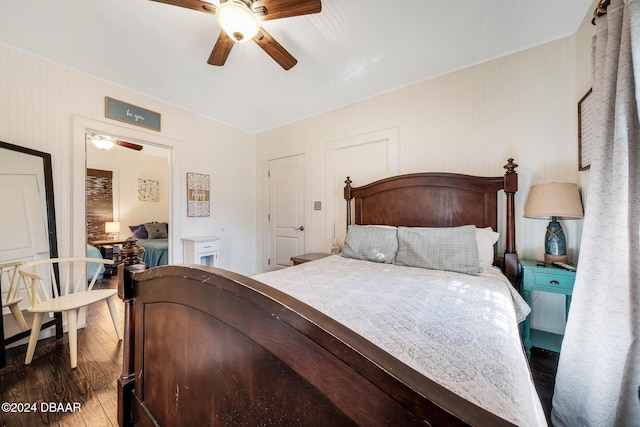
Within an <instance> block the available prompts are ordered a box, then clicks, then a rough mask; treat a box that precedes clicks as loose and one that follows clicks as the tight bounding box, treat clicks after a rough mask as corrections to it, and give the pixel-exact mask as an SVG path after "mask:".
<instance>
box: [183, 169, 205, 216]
mask: <svg viewBox="0 0 640 427" xmlns="http://www.w3.org/2000/svg"><path fill="white" fill-rule="evenodd" d="M209 214H210V206H209V175H205V174H202V173H191V172H187V216H209Z"/></svg>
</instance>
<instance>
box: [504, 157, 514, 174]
mask: <svg viewBox="0 0 640 427" xmlns="http://www.w3.org/2000/svg"><path fill="white" fill-rule="evenodd" d="M503 167H504V168H505V169H506V170H507V172H506V173H516V168H517V167H518V164H517V163H514V162H513V158H512V157H510V158H508V159H507V164H506V165H504V166H503Z"/></svg>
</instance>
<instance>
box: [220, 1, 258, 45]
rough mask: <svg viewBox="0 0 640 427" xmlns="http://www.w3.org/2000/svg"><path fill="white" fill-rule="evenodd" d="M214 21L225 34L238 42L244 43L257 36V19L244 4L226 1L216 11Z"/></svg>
mask: <svg viewBox="0 0 640 427" xmlns="http://www.w3.org/2000/svg"><path fill="white" fill-rule="evenodd" d="M216 20H217V21H218V24H220V26H221V27H222V29H223V30H224V32H225V33H227V34H228V35H229V37H231V38H232V39H234V40H235V41H238V42H244V41H247V40H249V39H251V38H252V37H253V36H255V35H256V34H258V30H259V29H260V24H259V23H258V18H256V16H255V15H254V14H253V12H252V11H251V10H250V9H249V8H248V7H247V6H246V5H244V4H239V3H235V2H234V1H233V0H228V1H227V2H226V3H222V4H221V5H220V6H219V7H218V9H217V10H216Z"/></svg>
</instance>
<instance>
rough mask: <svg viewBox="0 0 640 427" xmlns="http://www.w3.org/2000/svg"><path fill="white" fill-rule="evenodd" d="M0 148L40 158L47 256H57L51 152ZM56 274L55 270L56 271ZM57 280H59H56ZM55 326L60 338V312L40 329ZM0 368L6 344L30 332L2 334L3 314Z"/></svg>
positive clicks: (8, 146) (2, 144)
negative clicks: (6, 335) (10, 334)
mask: <svg viewBox="0 0 640 427" xmlns="http://www.w3.org/2000/svg"><path fill="white" fill-rule="evenodd" d="M0 149H5V150H10V151H17V152H19V153H23V154H27V155H30V156H34V157H39V158H41V159H42V170H43V173H44V186H45V200H46V205H47V232H48V235H47V237H48V241H49V257H50V258H57V257H58V235H57V232H56V211H55V202H54V197H53V167H52V165H51V154H49V153H44V152H42V151H38V150H34V149H31V148H26V147H21V146H19V145H13V144H9V143H8V142H3V141H0ZM56 274H57V272H56ZM58 282H59V281H58ZM51 326H55V327H56V338H58V339H59V338H62V334H63V333H62V316H61V315H60V313H56V314H55V315H54V319H53V320H50V321H48V322H45V323H43V324H42V328H41V329H45V328H50V327H51ZM0 334H1V336H0V342H1V343H2V345H0V368H3V367H4V366H6V350H5V348H6V346H7V345H8V344H11V343H14V342H16V341H19V340H21V339H23V338H26V337H28V336H29V335H30V334H31V329H28V330H26V331H24V332H20V333H18V334H16V335H14V336H11V337H5V336H4V316H0Z"/></svg>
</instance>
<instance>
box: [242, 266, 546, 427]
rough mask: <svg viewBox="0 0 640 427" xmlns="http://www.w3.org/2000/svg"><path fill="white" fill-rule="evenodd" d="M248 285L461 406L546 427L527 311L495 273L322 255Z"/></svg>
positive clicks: (491, 269) (503, 280)
mask: <svg viewBox="0 0 640 427" xmlns="http://www.w3.org/2000/svg"><path fill="white" fill-rule="evenodd" d="M254 279H256V280H259V281H261V282H263V283H266V284H268V285H270V286H273V287H275V288H277V289H280V290H281V291H283V292H286V293H288V294H289V295H292V296H294V297H295V298H297V299H299V300H301V301H303V302H305V303H307V304H309V305H311V306H312V307H314V308H316V309H318V310H320V311H322V312H323V313H325V314H327V315H329V316H331V317H332V318H333V319H335V320H337V321H339V322H340V323H342V324H344V325H345V326H347V327H349V328H350V329H352V330H353V331H355V332H357V333H358V334H360V335H362V336H363V337H365V338H367V339H368V340H369V341H371V342H373V343H374V344H376V345H377V346H379V347H381V348H382V349H384V350H385V351H387V352H388V353H390V354H392V355H393V356H394V357H396V358H398V359H400V360H401V361H403V362H404V363H406V364H407V365H409V366H411V367H412V368H414V369H416V370H418V371H420V372H421V373H423V374H424V375H425V376H427V377H429V378H431V379H432V380H434V381H436V382H438V383H439V384H441V385H443V386H444V387H446V388H448V389H449V390H451V391H453V392H455V393H457V394H459V395H460V396H462V397H463V398H465V399H466V400H469V401H471V402H474V403H476V404H477V405H479V406H481V407H483V408H485V409H487V410H488V411H490V412H492V413H494V414H496V415H498V416H500V417H502V418H505V419H507V420H509V421H511V422H512V423H514V424H516V425H520V426H530V425H546V421H545V416H544V412H543V410H542V406H541V404H540V400H539V398H538V395H537V393H536V391H535V387H534V386H533V381H532V380H531V373H530V371H529V367H528V364H527V360H526V357H525V355H524V352H523V350H522V344H521V342H520V337H519V332H518V321H521V320H523V319H524V317H525V316H526V315H527V314H528V312H529V310H530V309H529V307H528V306H527V304H526V303H525V302H524V300H523V299H522V298H521V297H520V295H519V294H518V293H517V292H516V291H515V289H513V287H512V286H511V285H510V284H509V281H508V280H507V279H506V277H505V276H504V275H502V273H501V272H500V271H499V270H498V269H497V268H493V267H491V268H487V269H485V270H483V272H482V273H481V275H480V276H469V275H465V274H459V273H450V272H445V271H435V270H426V269H421V268H413V267H400V266H396V265H391V264H378V263H372V262H368V261H359V260H354V259H348V258H343V257H341V256H330V257H327V258H324V259H321V260H318V261H314V262H308V263H304V264H301V265H299V266H296V267H292V268H287V269H284V270H279V271H273V272H269V273H263V274H260V275H257V276H254Z"/></svg>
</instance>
